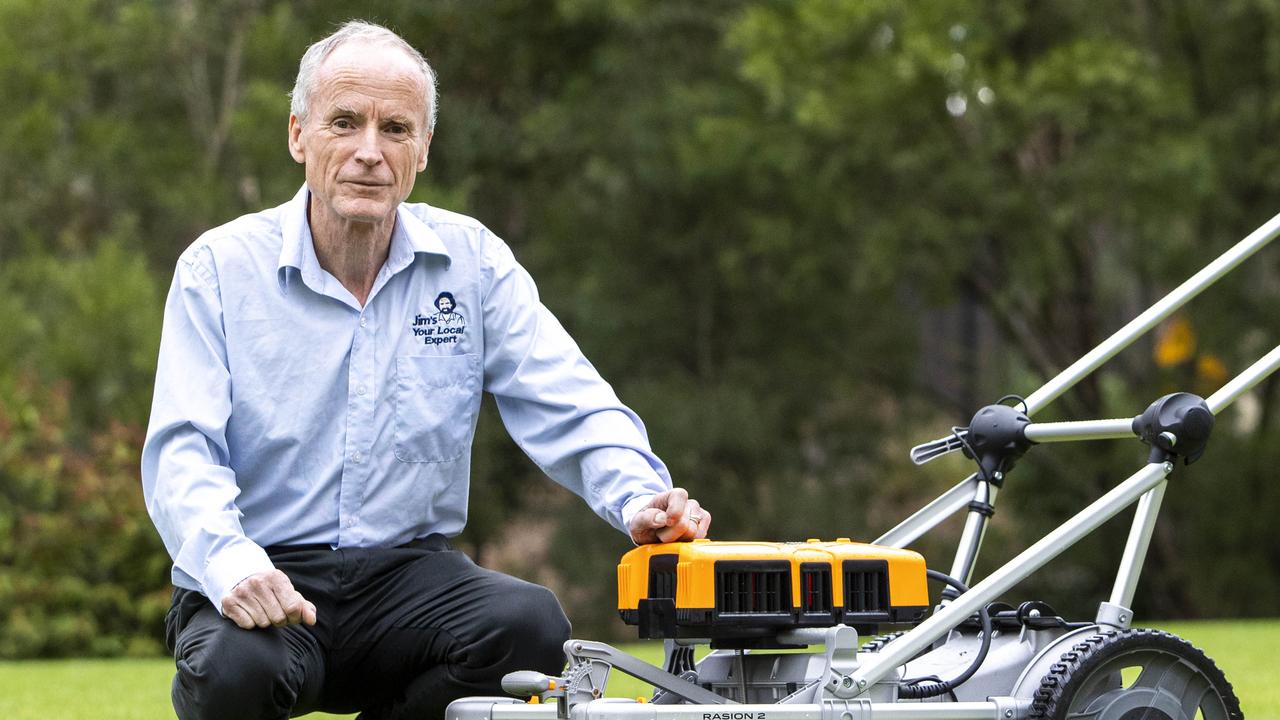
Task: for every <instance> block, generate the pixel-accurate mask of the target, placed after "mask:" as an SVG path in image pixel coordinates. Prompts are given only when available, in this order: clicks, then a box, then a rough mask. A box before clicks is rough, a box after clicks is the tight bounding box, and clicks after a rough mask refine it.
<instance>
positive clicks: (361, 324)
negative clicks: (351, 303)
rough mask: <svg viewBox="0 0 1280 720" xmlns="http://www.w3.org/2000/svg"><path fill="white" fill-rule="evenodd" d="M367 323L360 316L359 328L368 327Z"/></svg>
mask: <svg viewBox="0 0 1280 720" xmlns="http://www.w3.org/2000/svg"><path fill="white" fill-rule="evenodd" d="M368 325H369V321H368V320H366V319H365V317H364V316H363V315H362V316H360V327H368Z"/></svg>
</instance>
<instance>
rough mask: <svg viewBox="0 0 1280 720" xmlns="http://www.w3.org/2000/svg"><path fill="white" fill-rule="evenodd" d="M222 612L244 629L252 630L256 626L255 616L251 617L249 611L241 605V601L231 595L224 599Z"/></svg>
mask: <svg viewBox="0 0 1280 720" xmlns="http://www.w3.org/2000/svg"><path fill="white" fill-rule="evenodd" d="M222 614H223V615H225V616H226V618H227V619H228V620H230V621H231V622H233V623H235V624H236V625H237V626H239V627H240V628H242V629H244V630H252V629H253V628H254V627H255V625H254V624H253V618H252V617H249V613H247V612H245V611H244V608H242V607H240V605H239V603H237V602H236V601H235V600H233V599H232V598H230V597H228V598H227V599H225V600H223V601H222Z"/></svg>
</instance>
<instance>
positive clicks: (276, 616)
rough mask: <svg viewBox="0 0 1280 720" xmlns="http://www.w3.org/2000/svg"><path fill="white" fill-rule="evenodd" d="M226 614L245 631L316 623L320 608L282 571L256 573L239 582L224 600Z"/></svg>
mask: <svg viewBox="0 0 1280 720" xmlns="http://www.w3.org/2000/svg"><path fill="white" fill-rule="evenodd" d="M222 614H223V615H225V616H226V617H227V619H228V620H231V621H232V622H234V623H235V624H236V625H239V626H240V627H242V628H244V629H245V630H252V629H254V628H255V627H260V628H265V627H284V626H285V625H297V624H298V623H305V624H307V625H315V624H316V606H315V605H314V604H312V603H311V602H310V601H308V600H307V599H306V598H304V597H302V593H299V592H298V591H297V590H294V589H293V583H292V582H291V581H290V580H289V576H288V575H285V574H284V573H282V572H280V571H279V570H268V571H267V572H260V573H255V574H253V575H250V576H249V577H247V578H245V579H243V580H241V581H240V582H239V583H237V584H236V586H235V587H233V588H231V592H229V593H227V595H226V597H224V598H222Z"/></svg>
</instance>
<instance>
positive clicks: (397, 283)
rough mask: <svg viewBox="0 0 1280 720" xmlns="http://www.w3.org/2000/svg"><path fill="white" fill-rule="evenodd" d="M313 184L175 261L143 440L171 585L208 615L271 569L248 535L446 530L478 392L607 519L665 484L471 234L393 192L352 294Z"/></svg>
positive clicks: (614, 519)
mask: <svg viewBox="0 0 1280 720" xmlns="http://www.w3.org/2000/svg"><path fill="white" fill-rule="evenodd" d="M308 197H309V193H308V191H307V189H306V188H305V187H304V188H303V189H302V190H301V191H299V192H298V194H297V196H296V197H294V198H293V200H292V201H290V202H288V203H286V204H284V205H281V206H280V207H278V208H274V209H271V210H267V211H264V212H261V213H257V214H254V215H246V216H244V217H242V218H240V219H238V220H235V221H234V222H231V223H228V224H227V225H223V226H222V227H219V228H215V229H213V230H210V231H209V232H207V233H205V234H204V235H202V236H201V237H200V239H199V240H197V241H196V242H195V243H194V244H193V245H191V247H189V248H188V249H187V250H186V251H185V252H184V253H183V254H182V256H181V258H180V259H179V260H178V264H177V270H176V272H175V275H174V279H173V285H172V287H171V288H170V290H169V297H168V301H167V302H166V304H165V315H164V332H163V336H162V339H161V342H160V358H159V364H158V368H157V371H156V389H155V398H154V401H153V403H152V408H151V423H150V426H149V427H148V429H147V439H146V443H145V445H144V446H143V451H142V485H143V492H144V494H145V497H146V502H147V509H148V511H149V512H150V513H151V517H152V519H153V520H154V522H155V525H156V528H157V529H158V530H159V532H160V535H161V537H162V538H163V539H164V543H165V547H166V548H167V549H168V551H169V554H170V556H172V557H173V582H174V584H176V585H178V586H180V587H185V588H190V589H193V590H200V591H201V592H203V593H204V594H205V595H206V596H207V597H209V598H210V599H211V600H213V601H214V605H215V606H219V609H221V607H220V601H221V599H222V597H223V596H224V595H225V594H226V593H227V592H229V591H230V590H231V588H232V587H234V586H235V584H236V583H238V582H239V581H240V580H242V579H244V578H245V577H248V576H249V575H251V574H253V573H257V572H261V571H264V570H270V569H271V568H272V567H273V566H272V564H271V561H270V560H269V559H268V557H267V554H266V553H265V552H264V551H263V549H262V548H263V547H265V546H270V545H285V544H288V545H295V544H310V543H327V544H329V545H331V546H333V547H335V548H337V547H370V546H395V545H401V544H403V543H406V542H409V541H411V540H413V539H415V538H419V537H423V536H426V535H428V534H430V533H442V534H444V535H448V536H453V535H456V534H458V533H459V532H461V530H462V528H463V526H464V525H465V524H466V520H467V494H468V486H469V479H470V467H471V442H472V439H473V437H474V435H475V427H476V418H477V414H478V412H479V409H480V395H481V391H488V392H491V393H493V395H494V397H495V398H496V400H497V404H498V409H499V410H500V412H501V415H502V419H503V422H504V423H505V424H506V427H507V430H508V432H509V433H510V434H511V437H512V438H514V439H515V441H516V442H517V443H518V444H519V445H520V447H521V448H522V449H523V450H524V451H525V453H527V454H528V455H529V457H530V458H532V459H533V460H534V462H536V463H537V464H538V466H539V467H541V468H542V470H543V471H545V472H546V473H547V474H548V475H550V476H551V477H552V478H554V479H555V480H556V481H557V482H559V483H560V484H561V485H564V486H565V487H567V488H569V489H570V490H572V491H573V492H575V493H577V494H578V495H581V496H582V497H583V498H584V499H585V500H586V501H587V503H588V504H589V505H590V506H591V508H592V510H594V511H595V512H596V514H598V515H600V517H602V518H604V519H605V520H607V521H608V522H609V523H611V524H612V525H613V526H614V527H617V528H618V529H620V530H623V531H624V532H626V527H627V523H628V522H629V521H630V519H631V517H632V516H633V515H634V514H635V513H636V512H638V511H639V510H640V509H641V508H642V507H643V506H644V504H645V503H646V502H647V501H648V500H649V499H650V498H651V497H652V496H653V495H654V494H656V493H659V492H662V491H663V490H666V489H667V488H669V487H670V486H671V478H670V475H669V474H668V472H667V469H666V467H665V466H664V465H663V463H662V461H661V460H659V459H658V458H657V456H655V455H654V454H653V451H652V450H651V449H650V447H649V442H648V438H647V436H646V434H645V430H644V425H643V424H642V423H641V422H640V419H639V418H638V417H636V415H635V413H633V412H632V411H631V410H630V409H628V408H627V407H626V406H624V405H623V404H622V403H621V402H620V401H619V400H618V398H617V396H616V395H615V394H614V392H613V390H612V389H611V388H610V387H609V385H608V384H607V383H605V381H604V380H603V379H601V377H600V375H599V373H597V372H596V370H595V368H593V367H592V366H591V364H590V363H589V362H588V361H587V360H586V358H584V357H583V355H582V352H581V351H580V350H579V349H578V346H577V345H576V344H575V343H574V342H573V340H572V339H571V338H570V337H569V335H568V334H567V333H566V332H565V330H564V328H562V327H561V326H560V323H559V322H557V321H556V319H555V318H554V317H553V316H552V315H551V313H550V312H548V311H547V309H546V308H545V307H543V306H542V304H541V303H540V302H539V300H538V293H537V289H536V288H535V287H534V284H533V280H532V279H531V278H530V277H529V274H528V273H527V272H525V270H524V268H522V267H521V266H520V265H519V264H518V263H517V262H516V260H515V258H514V257H513V256H512V254H511V250H510V249H509V248H508V247H507V245H506V244H505V243H503V242H502V241H501V240H500V239H498V238H497V237H496V236H494V235H493V234H492V233H491V232H489V230H488V229H486V228H485V227H484V226H483V225H481V224H480V223H479V222H477V221H475V220H473V219H471V218H468V217H465V216H462V215H458V214H456V213H451V212H448V211H445V210H440V209H437V208H433V207H430V206H428V205H424V204H407V203H406V204H403V205H401V206H400V208H399V209H398V211H397V215H396V224H395V229H394V231H393V234H392V237H391V247H390V252H389V255H388V257H387V261H386V263H385V264H384V266H383V267H382V269H381V271H380V272H379V273H378V275H377V278H376V280H375V281H374V284H373V289H372V292H371V293H370V294H369V297H368V300H367V301H366V303H365V306H364V307H361V306H360V303H359V302H358V301H357V300H356V299H355V297H353V296H352V295H351V293H350V292H348V291H347V289H346V288H344V287H343V286H342V284H341V283H340V282H338V280H337V279H336V278H334V277H333V276H332V275H330V274H329V273H328V272H327V271H325V270H324V269H323V268H322V267H320V263H319V261H318V259H317V258H316V253H315V247H314V245H313V244H312V239H311V231H310V228H309V226H308V223H307V201H308ZM441 293H449V294H450V295H452V297H453V303H452V305H453V307H452V308H450V307H449V305H450V303H448V302H445V301H444V300H441V299H440V298H441V297H442V296H441ZM445 310H451V312H445Z"/></svg>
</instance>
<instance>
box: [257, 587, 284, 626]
mask: <svg viewBox="0 0 1280 720" xmlns="http://www.w3.org/2000/svg"><path fill="white" fill-rule="evenodd" d="M258 604H259V605H261V606H262V612H264V613H265V614H266V616H267V622H269V623H271V625H273V626H274V627H281V626H283V625H287V624H288V620H289V614H288V613H286V612H285V610H284V606H283V605H282V604H281V603H280V598H278V597H276V594H275V593H273V592H268V593H265V594H263V595H262V596H260V597H259V598H258Z"/></svg>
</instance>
